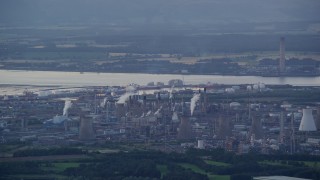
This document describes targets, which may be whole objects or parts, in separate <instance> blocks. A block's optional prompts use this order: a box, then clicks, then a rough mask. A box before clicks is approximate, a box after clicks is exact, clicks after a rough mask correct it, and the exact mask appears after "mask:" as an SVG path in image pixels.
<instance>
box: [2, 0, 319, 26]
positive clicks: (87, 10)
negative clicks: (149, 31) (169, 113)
mask: <svg viewBox="0 0 320 180" xmlns="http://www.w3.org/2000/svg"><path fill="white" fill-rule="evenodd" d="M319 20H320V0H1V1H0V23H1V24H2V25H3V24H4V25H9V24H29V25H33V24H52V25H54V24H63V23H104V24H164V23H171V24H197V23H204V24H215V23H239V22H291V21H319Z"/></svg>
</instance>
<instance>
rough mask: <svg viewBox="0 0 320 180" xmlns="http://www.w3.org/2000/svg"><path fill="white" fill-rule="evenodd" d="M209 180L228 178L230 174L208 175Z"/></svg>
mask: <svg viewBox="0 0 320 180" xmlns="http://www.w3.org/2000/svg"><path fill="white" fill-rule="evenodd" d="M208 177H209V179H211V180H230V176H228V175H212V174H210V175H208Z"/></svg>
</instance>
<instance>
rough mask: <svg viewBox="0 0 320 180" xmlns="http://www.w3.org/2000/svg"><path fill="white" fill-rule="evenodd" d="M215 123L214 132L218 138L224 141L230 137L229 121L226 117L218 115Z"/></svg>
mask: <svg viewBox="0 0 320 180" xmlns="http://www.w3.org/2000/svg"><path fill="white" fill-rule="evenodd" d="M216 123H217V124H216V128H215V131H216V135H217V136H218V138H221V139H224V138H226V137H227V136H230V135H231V128H230V119H229V118H228V117H227V116H226V115H221V114H220V115H219V119H218V121H217V122H216Z"/></svg>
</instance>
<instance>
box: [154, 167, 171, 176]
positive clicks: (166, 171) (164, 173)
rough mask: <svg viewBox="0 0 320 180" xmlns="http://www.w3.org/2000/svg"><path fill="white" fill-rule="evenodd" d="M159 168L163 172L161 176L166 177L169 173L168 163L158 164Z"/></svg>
mask: <svg viewBox="0 0 320 180" xmlns="http://www.w3.org/2000/svg"><path fill="white" fill-rule="evenodd" d="M157 169H158V170H159V171H160V172H161V177H164V176H165V175H166V174H167V173H168V167H167V166H166V165H160V164H158V165H157Z"/></svg>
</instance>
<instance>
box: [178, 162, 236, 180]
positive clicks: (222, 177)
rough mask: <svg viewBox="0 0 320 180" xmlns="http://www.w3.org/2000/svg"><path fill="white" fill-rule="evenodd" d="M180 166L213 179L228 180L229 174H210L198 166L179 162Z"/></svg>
mask: <svg viewBox="0 0 320 180" xmlns="http://www.w3.org/2000/svg"><path fill="white" fill-rule="evenodd" d="M179 165H180V166H182V167H183V168H185V169H190V170H191V171H193V172H195V173H199V174H204V175H207V176H208V177H209V179H212V180H213V179H214V180H229V179H230V176H228V175H215V174H210V173H207V172H205V171H204V170H203V169H201V168H199V167H198V166H195V165H193V164H188V163H179Z"/></svg>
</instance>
